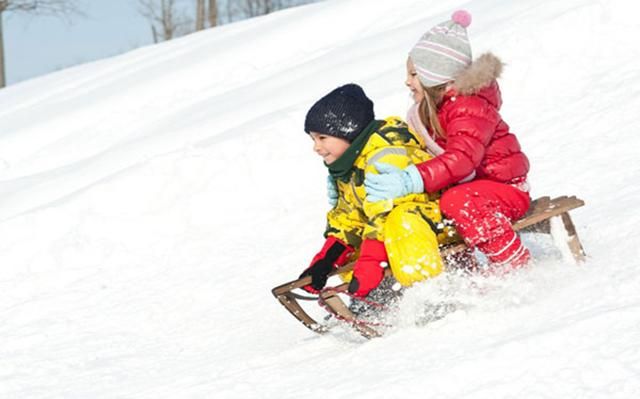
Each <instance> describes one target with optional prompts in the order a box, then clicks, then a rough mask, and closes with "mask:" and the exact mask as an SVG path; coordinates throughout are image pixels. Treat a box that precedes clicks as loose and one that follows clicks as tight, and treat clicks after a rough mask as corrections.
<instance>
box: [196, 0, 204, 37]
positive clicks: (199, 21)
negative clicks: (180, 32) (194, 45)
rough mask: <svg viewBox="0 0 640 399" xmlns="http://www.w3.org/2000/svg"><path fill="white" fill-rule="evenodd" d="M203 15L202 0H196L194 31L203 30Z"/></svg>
mask: <svg viewBox="0 0 640 399" xmlns="http://www.w3.org/2000/svg"><path fill="white" fill-rule="evenodd" d="M205 14H206V10H205V3H204V0H196V31H199V30H203V29H204V20H205Z"/></svg>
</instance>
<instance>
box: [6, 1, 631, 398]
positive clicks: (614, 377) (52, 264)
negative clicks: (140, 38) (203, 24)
mask: <svg viewBox="0 0 640 399" xmlns="http://www.w3.org/2000/svg"><path fill="white" fill-rule="evenodd" d="M461 6H464V7H465V8H466V9H468V10H469V11H470V12H471V14H472V15H473V23H472V24H471V26H470V27H469V32H470V36H471V42H472V45H473V49H474V55H475V56H478V55H479V54H481V53H482V52H484V51H489V50H491V51H493V52H495V53H496V54H497V55H498V56H500V57H501V58H502V59H503V60H504V61H505V62H506V63H507V67H506V69H505V73H504V76H503V78H502V79H501V87H502V91H503V97H504V100H505V104H504V106H503V116H504V117H505V119H506V120H507V121H508V122H509V124H510V125H511V127H512V129H513V130H514V131H515V132H516V133H517V134H518V136H519V138H520V140H521V142H522V145H523V147H524V149H525V151H526V153H527V154H528V155H529V157H530V159H531V160H532V171H531V174H530V179H531V183H532V187H533V192H532V193H533V196H534V197H535V196H542V195H551V196H557V195H563V194H570V195H571V194H573V195H577V196H578V197H579V198H583V199H585V201H586V206H585V207H583V208H580V209H576V210H575V211H573V212H572V215H573V219H574V223H575V225H576V228H577V231H578V233H579V234H580V236H581V239H582V242H583V245H584V247H585V250H586V252H587V255H588V260H587V261H586V263H585V264H584V265H581V266H576V265H574V264H572V263H571V262H568V261H566V260H564V259H563V257H562V254H561V251H560V250H558V249H556V247H555V246H554V245H553V241H552V240H551V238H547V237H540V236H535V235H527V236H525V241H526V243H527V245H529V246H530V248H531V249H532V251H533V253H534V256H535V257H536V259H537V263H536V265H535V267H534V268H533V269H532V270H529V271H525V272H523V273H518V274H514V275H511V276H509V277H508V278H505V279H499V278H474V279H466V278H460V277H459V276H446V277H445V276H443V278H440V279H434V280H432V281H430V282H428V283H426V284H422V285H419V286H417V287H415V288H413V289H412V290H409V292H408V293H407V297H406V299H405V302H403V304H402V305H401V309H400V310H399V314H398V315H397V318H398V325H397V326H396V327H394V328H393V329H392V330H391V331H389V333H388V334H387V335H386V336H385V337H383V338H379V339H374V340H371V341H368V342H365V341H363V340H362V339H360V338H359V337H357V336H355V335H353V334H351V333H349V332H348V331H346V330H344V329H341V328H337V329H335V330H334V331H333V332H332V333H330V334H328V335H325V336H319V335H315V334H313V333H312V332H310V331H309V330H307V329H305V328H304V327H303V326H302V325H301V324H299V323H298V322H297V321H296V320H294V319H293V318H292V317H291V316H290V315H289V314H288V313H287V312H286V311H285V309H284V308H283V307H282V306H281V305H280V304H279V303H277V301H276V300H275V299H274V298H273V297H272V295H271V292H270V289H271V288H272V287H274V286H276V285H279V284H281V283H284V282H286V281H289V280H292V279H294V278H296V277H297V276H298V274H299V273H300V272H301V271H302V269H303V268H304V267H305V266H306V265H307V263H308V262H309V260H310V258H311V257H312V256H313V254H314V253H315V251H317V250H318V249H319V247H320V246H321V244H322V237H321V234H322V232H323V229H324V223H325V219H324V214H325V212H326V211H327V207H328V205H327V199H326V194H325V189H326V187H325V178H326V173H327V171H326V168H325V167H324V166H323V164H322V162H321V159H320V158H318V157H317V156H316V155H315V154H314V153H313V151H312V149H311V147H312V145H311V141H310V140H309V138H308V137H307V135H306V134H304V132H303V123H304V115H305V112H306V111H307V109H308V108H309V107H310V106H311V105H312V104H313V102H314V101H315V100H316V99H318V98H320V97H321V96H323V95H324V94H326V93H328V92H329V91H330V90H331V89H333V88H335V87H337V86H339V85H341V84H344V83H348V82H357V83H359V84H361V85H362V86H363V87H364V88H365V90H366V91H367V93H368V94H369V95H370V97H371V98H373V99H374V101H375V103H376V114H377V115H378V116H379V117H382V116H389V115H401V116H402V115H404V113H405V112H406V109H407V107H408V106H409V105H410V99H409V96H408V92H407V90H406V88H405V87H404V85H403V81H404V61H405V57H406V54H407V52H408V50H409V49H410V47H411V46H412V45H413V44H414V43H415V42H416V41H417V40H418V38H419V37H420V36H421V35H422V33H424V31H425V30H426V29H428V28H429V27H431V26H433V25H434V24H436V23H438V22H441V21H444V20H445V19H446V18H447V17H448V16H449V15H451V13H452V12H453V11H454V10H455V9H457V8H458V7H461ZM639 11H640V6H638V5H636V4H635V3H633V2H631V1H624V0H610V1H596V0H567V1H562V2H555V1H534V0H526V1H525V0H523V1H518V2H510V1H504V0H482V1H481V0H471V1H442V2H424V1H418V0H394V1H382V0H342V1H327V2H322V3H317V4H313V5H309V6H305V7H300V8H295V9H290V10H286V11H283V12H278V13H275V14H272V15H269V16H266V17H264V18H257V19H254V20H250V21H244V22H240V23H236V24H231V25H227V26H223V27H220V28H217V29H214V30H210V31H205V32H202V33H198V34H194V35H191V36H188V37H184V38H181V39H177V40H173V41H171V42H168V43H164V44H160V45H155V46H149V47H145V48H141V49H138V50H135V51H132V52H129V53H127V54H124V55H121V56H118V57H113V58H109V59H105V60H102V61H97V62H93V63H88V64H85V65H81V66H77V67H74V68H70V69H65V70H62V71H59V72H56V73H53V74H50V75H47V76H44V77H41V78H37V79H32V80H29V81H25V82H22V83H19V84H16V85H14V86H11V87H9V88H6V89H3V90H2V91H0V194H1V195H0V259H1V260H2V267H1V268H0V304H1V305H0V320H1V321H0V342H2V345H0V397H2V398H20V399H23V398H92V399H99V398H153V399H158V398H171V399H175V398H210V397H213V398H276V397H277V398H300V397H304V398H320V397H331V398H336V399H337V398H397V397H403V398H413V397H430V398H443V399H446V398H492V399H494V398H541V399H547V398H549V399H551V398H625V399H626V398H637V397H640V273H639V272H638V266H640V262H639V261H638V259H639V258H640V240H639V239H638V234H637V226H638V225H640V213H638V212H637V208H638V201H639V200H640V186H639V185H638V182H639V181H640V162H639V161H638V148H639V147H638V145H639V143H640V138H639V137H640V136H639V135H638V131H639V129H640V120H639V119H638V109H640V47H638V46H637V43H636V41H637V39H636V38H637V37H639V35H640V24H638V22H637V15H638V12H639ZM634 143H635V144H634ZM443 300H446V301H450V302H455V303H457V304H459V305H460V310H458V311H456V312H454V313H452V314H449V315H447V316H446V317H444V318H443V319H441V320H438V321H434V322H432V323H429V324H427V325H418V326H416V320H417V319H416V317H417V315H418V313H419V311H420V309H421V306H423V305H424V304H425V303H437V302H438V301H443Z"/></svg>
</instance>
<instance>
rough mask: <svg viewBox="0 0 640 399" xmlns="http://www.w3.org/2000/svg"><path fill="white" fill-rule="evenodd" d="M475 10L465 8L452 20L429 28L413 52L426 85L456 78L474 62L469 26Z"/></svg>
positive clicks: (411, 55)
mask: <svg viewBox="0 0 640 399" xmlns="http://www.w3.org/2000/svg"><path fill="white" fill-rule="evenodd" d="M469 24H471V14H469V13H468V12H467V11H464V10H458V11H456V12H454V13H453V15H452V16H451V20H449V21H446V22H443V23H441V24H438V25H436V26H434V27H433V28H431V29H429V31H427V32H426V33H425V34H424V35H422V37H421V38H420V40H418V43H416V45H415V46H413V48H412V49H411V51H410V52H409V58H411V61H413V64H414V66H415V68H416V72H417V73H418V78H419V79H420V82H421V83H422V84H423V85H424V86H425V87H433V86H438V85H440V84H442V83H446V82H449V81H452V80H455V77H456V76H457V75H458V73H460V72H461V71H462V70H464V69H465V68H467V67H468V66H469V65H470V64H471V60H472V58H471V46H470V45H469V39H468V38H467V26H469Z"/></svg>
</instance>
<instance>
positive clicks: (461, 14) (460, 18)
mask: <svg viewBox="0 0 640 399" xmlns="http://www.w3.org/2000/svg"><path fill="white" fill-rule="evenodd" d="M451 20H452V21H453V22H455V23H457V24H458V25H461V26H462V27H463V28H466V27H467V26H469V25H471V14H469V13H468V12H467V11H465V10H458V11H456V12H454V13H453V15H452V16H451Z"/></svg>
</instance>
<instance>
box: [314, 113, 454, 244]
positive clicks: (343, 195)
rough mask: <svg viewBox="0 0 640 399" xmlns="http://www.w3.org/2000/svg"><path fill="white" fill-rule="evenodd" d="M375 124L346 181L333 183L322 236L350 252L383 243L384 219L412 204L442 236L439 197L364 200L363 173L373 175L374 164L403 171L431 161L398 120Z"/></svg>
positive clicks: (416, 195)
mask: <svg viewBox="0 0 640 399" xmlns="http://www.w3.org/2000/svg"><path fill="white" fill-rule="evenodd" d="M378 122H379V124H380V126H379V127H378V128H377V129H376V130H375V132H373V133H372V134H371V136H370V137H369V139H368V140H367V142H366V143H365V144H364V147H363V148H362V151H361V153H360V154H359V155H358V156H357V158H356V159H355V162H354V164H353V167H352V173H351V175H350V177H349V180H348V181H343V180H341V179H337V180H336V186H337V189H338V201H337V204H336V205H335V207H334V208H333V209H331V211H329V213H328V214H327V229H326V231H325V236H334V237H336V238H339V239H340V240H342V241H344V242H345V243H348V244H349V245H351V246H353V247H354V248H359V247H360V244H361V243H362V241H363V240H364V239H374V240H378V241H384V238H385V237H384V224H385V221H386V218H387V216H388V214H389V212H390V211H391V210H392V209H393V208H394V207H397V206H398V205H400V204H403V208H405V210H411V209H412V204H415V205H416V207H415V209H414V211H415V212H416V213H417V214H419V215H420V216H421V217H422V218H423V219H425V221H427V223H429V225H430V226H431V227H432V229H433V230H434V233H436V234H440V233H442V232H441V231H440V230H441V229H440V226H441V225H442V223H441V222H442V216H441V214H440V208H439V204H438V200H437V198H438V197H439V195H434V194H431V196H430V195H429V194H410V195H407V196H404V197H400V198H396V199H393V200H391V199H390V200H384V201H378V202H369V201H367V200H366V191H365V188H364V176H365V174H366V173H377V170H376V169H375V166H374V163H376V162H381V163H387V164H390V165H394V166H396V167H398V168H405V167H406V166H407V165H410V164H411V163H420V162H424V161H426V160H429V159H431V156H430V155H429V154H428V153H427V152H425V151H424V150H423V149H422V148H424V143H423V142H422V139H421V138H420V137H419V136H418V135H416V134H414V133H412V132H411V131H410V130H409V128H408V126H407V124H406V123H405V122H403V121H402V120H401V119H400V118H398V117H389V118H386V119H385V120H384V121H378ZM442 236H443V237H444V235H442Z"/></svg>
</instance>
